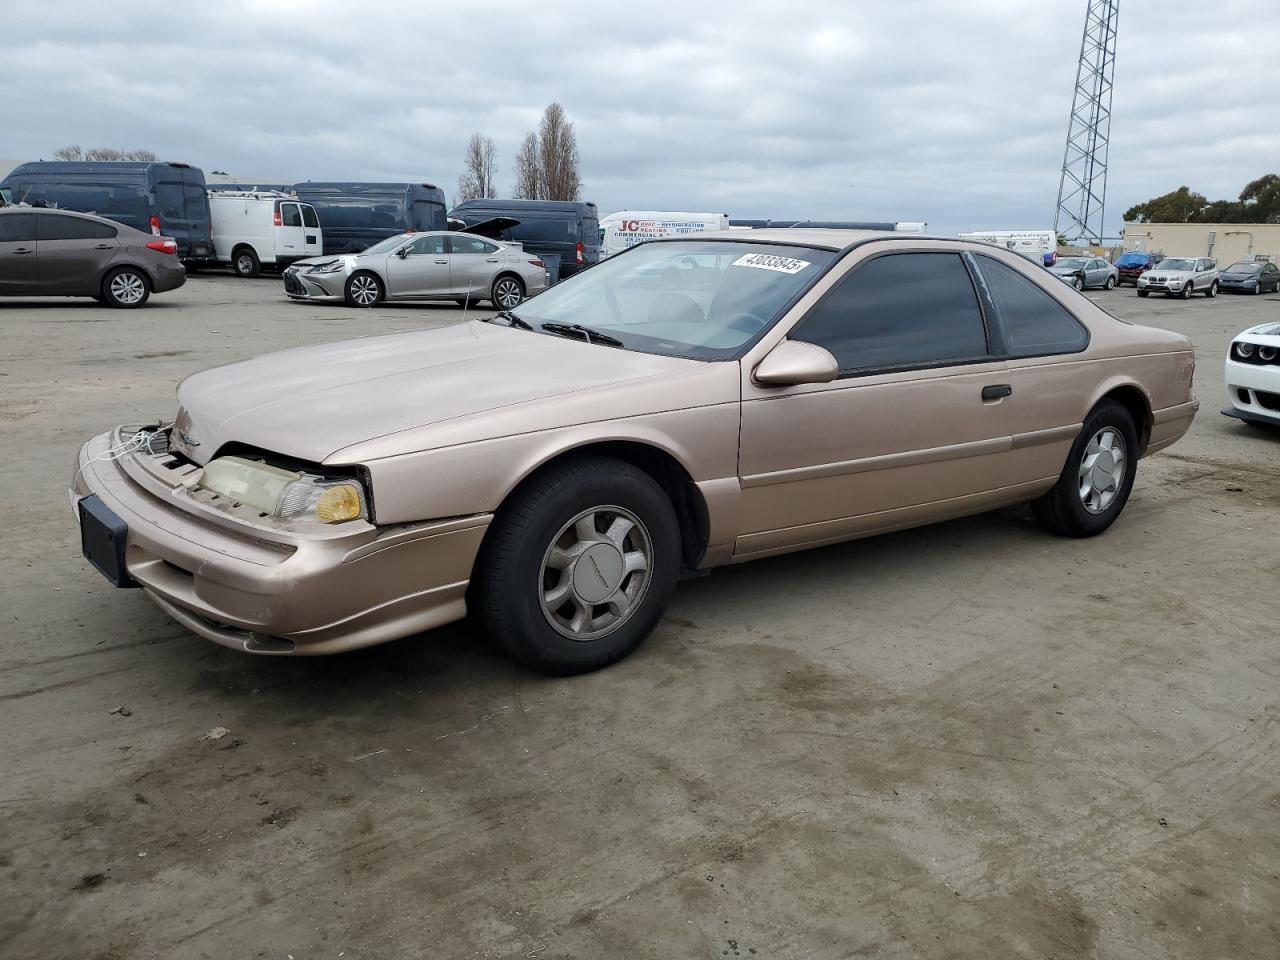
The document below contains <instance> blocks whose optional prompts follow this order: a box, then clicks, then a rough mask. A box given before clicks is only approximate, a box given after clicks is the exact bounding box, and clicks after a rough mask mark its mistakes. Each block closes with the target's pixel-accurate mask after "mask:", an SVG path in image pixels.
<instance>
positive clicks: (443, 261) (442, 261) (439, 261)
mask: <svg viewBox="0 0 1280 960" xmlns="http://www.w3.org/2000/svg"><path fill="white" fill-rule="evenodd" d="M448 262H449V261H448V260H437V261H436V263H448Z"/></svg>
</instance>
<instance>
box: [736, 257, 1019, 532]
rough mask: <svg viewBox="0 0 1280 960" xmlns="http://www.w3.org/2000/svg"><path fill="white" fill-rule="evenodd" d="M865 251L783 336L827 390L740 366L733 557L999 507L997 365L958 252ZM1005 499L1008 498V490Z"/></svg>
mask: <svg viewBox="0 0 1280 960" xmlns="http://www.w3.org/2000/svg"><path fill="white" fill-rule="evenodd" d="M900 249H901V247H900V246H899V245H898V244H894V245H892V246H890V245H889V244H873V245H870V246H868V247H867V248H865V250H864V251H859V253H856V254H854V255H853V256H854V257H855V258H856V261H857V262H855V263H854V264H853V265H852V267H850V268H849V269H848V271H847V272H846V273H845V274H844V275H843V276H841V277H840V278H839V280H837V281H836V282H835V283H834V284H833V285H832V286H831V287H830V289H828V290H827V291H826V292H825V294H823V295H822V297H821V299H820V300H819V301H818V302H817V303H816V304H814V305H813V306H812V307H811V308H809V309H808V311H807V312H806V313H805V315H804V316H803V317H801V318H800V319H799V320H798V321H797V322H796V323H795V324H794V325H793V326H792V327H791V329H790V330H789V331H788V332H787V338H788V339H792V340H799V341H805V342H809V343H814V344H817V345H818V346H821V347H824V348H825V349H827V350H828V351H830V352H831V354H832V355H833V356H834V357H835V358H836V361H837V363H838V365H839V367H840V372H839V375H838V376H837V378H836V379H835V380H834V381H832V382H831V383H818V384H799V385H796V386H791V387H782V388H777V387H764V386H761V385H759V384H757V383H755V381H754V380H753V379H752V369H753V365H754V363H757V362H758V359H759V358H756V359H755V360H752V359H751V358H748V364H751V366H749V365H748V364H744V370H743V386H742V392H743V403H742V426H741V441H740V453H739V475H740V483H741V486H742V498H741V513H740V515H741V517H742V521H741V524H740V536H739V538H738V541H737V545H736V547H735V553H736V554H737V555H740V556H743V557H747V556H752V555H759V554H761V553H766V552H771V551H777V550H783V549H788V548H791V547H795V546H799V545H802V544H814V543H819V542H822V541H824V540H834V539H842V538H846V537H850V536H856V535H860V534H865V533H871V532H876V531H880V530H889V529H894V528H897V527H904V526H911V525H913V524H915V523H919V522H925V521H927V520H931V519H941V518H943V517H946V516H951V515H959V514H963V513H967V512H972V511H974V510H979V509H983V508H984V507H986V506H994V505H998V504H1000V503H1003V502H1006V501H1007V500H1008V498H1009V496H1010V491H1009V490H1008V489H1007V487H1008V485H1007V481H1006V479H1005V477H1006V474H1005V472H1004V471H1003V470H1002V461H1003V459H1004V458H1006V457H1007V456H1008V455H1009V452H1010V447H1011V441H1010V437H1009V428H1008V424H1007V418H1006V417H1005V415H1004V409H1003V408H1004V404H1005V402H1006V399H1007V393H1006V391H1007V389H1008V387H1007V376H1006V365H1005V362H1004V360H1003V359H1000V358H998V357H997V356H995V355H993V350H992V345H991V344H990V343H989V342H988V339H987V333H986V326H985V315H984V308H983V306H982V304H981V303H980V301H979V298H978V294H977V291H976V288H975V286H974V282H973V278H972V274H971V270H970V267H969V264H968V262H967V261H966V259H965V257H964V256H962V254H961V253H960V252H958V251H957V250H955V248H953V247H951V246H950V245H947V244H935V245H933V246H926V247H924V248H923V249H908V250H906V251H903V252H898V251H899V250H900ZM1015 493H1016V491H1015Z"/></svg>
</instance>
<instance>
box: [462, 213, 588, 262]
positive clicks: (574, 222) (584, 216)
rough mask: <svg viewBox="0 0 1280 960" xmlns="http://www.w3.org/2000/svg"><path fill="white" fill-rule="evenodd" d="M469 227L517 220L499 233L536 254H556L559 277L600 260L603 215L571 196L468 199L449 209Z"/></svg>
mask: <svg viewBox="0 0 1280 960" xmlns="http://www.w3.org/2000/svg"><path fill="white" fill-rule="evenodd" d="M449 216H450V217H451V218H454V219H457V220H461V221H462V222H463V223H465V224H466V226H467V228H468V229H469V228H471V227H473V226H478V225H480V224H482V223H484V222H486V221H489V220H494V219H496V218H499V217H509V218H511V219H512V220H515V221H516V223H515V225H514V226H510V227H508V228H506V229H504V230H502V231H501V232H500V234H499V236H500V237H501V238H502V239H503V240H510V241H513V242H516V243H519V244H521V245H522V246H523V247H524V249H525V250H526V251H528V252H529V253H532V254H533V255H534V256H537V257H540V258H545V257H555V258H557V260H558V262H559V277H560V278H562V279H563V278H565V277H571V276H573V275H574V274H575V273H577V272H578V271H579V270H582V269H584V268H586V267H589V266H591V265H592V264H595V263H598V262H599V261H600V215H599V213H598V212H597V211H596V205H595V204H594V203H582V202H578V201H568V200H467V201H466V202H465V203H460V204H458V205H457V206H456V207H454V208H453V209H452V210H450V211H449Z"/></svg>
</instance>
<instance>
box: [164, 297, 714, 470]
mask: <svg viewBox="0 0 1280 960" xmlns="http://www.w3.org/2000/svg"><path fill="white" fill-rule="evenodd" d="M712 366H724V365H723V364H708V363H703V362H700V361H696V360H686V359H681V358H678V357H664V356H654V355H652V354H645V353H635V352H630V351H626V350H620V349H616V348H612V347H605V346H601V345H599V344H587V343H582V342H580V341H577V340H569V339H566V338H562V337H554V336H550V335H546V334H541V333H534V332H531V331H524V330H515V329H512V328H509V327H504V326H496V325H493V324H488V323H483V322H480V321H474V320H473V321H471V322H469V323H463V324H452V325H449V326H445V327H438V328H436V329H432V330H420V331H415V332H413V333H407V334H396V335H393V336H386V337H368V338H365V339H362V340H351V341H346V342H342V343H331V344H324V345H320V346H312V347H301V348H298V349H294V350H286V351H283V352H281V353H273V354H267V355H265V356H262V357H257V358H255V359H252V360H246V361H243V362H241V363H233V364H230V365H228V366H224V367H215V368H214V369H212V370H206V371H204V372H202V373H197V374H195V375H193V376H191V377H188V378H187V379H186V380H184V381H183V382H182V383H181V384H180V385H179V387H178V403H179V409H178V415H177V418H176V421H175V429H174V446H175V448H176V449H178V450H180V451H181V452H182V453H183V454H185V455H186V456H188V457H190V458H191V459H192V460H194V461H195V462H197V463H201V464H203V463H207V462H208V461H209V460H210V459H211V458H212V457H213V456H215V455H216V454H217V453H218V451H220V450H221V449H223V448H224V447H226V445H227V444H232V443H234V444H244V445H246V446H249V447H254V448H257V449H260V450H263V451H269V452H272V453H276V454H282V455H285V456H288V457H294V458H297V459H300V460H305V461H309V462H312V463H321V462H324V461H326V460H331V458H333V457H334V455H335V454H336V453H338V452H339V451H342V450H343V449H344V448H352V447H355V446H357V445H362V449H361V451H359V455H358V456H356V457H355V458H354V459H352V460H343V459H341V458H338V459H333V460H331V462H358V459H359V456H391V455H395V454H398V453H407V452H413V451H416V450H423V449H430V448H432V447H434V446H440V445H444V444H447V443H456V442H470V441H475V440H484V439H489V438H492V437H495V436H504V435H510V434H512V433H519V432H523V431H527V430H540V429H550V428H554V427H556V426H565V425H568V424H571V423H581V422H587V421H591V420H603V419H610V418H614V417H622V416H634V415H639V414H641V413H651V412H658V411H660V410H668V409H677V408H681V407H690V406H696V405H699V404H701V403H705V402H712V400H711V399H709V398H708V396H707V394H706V393H705V391H703V392H699V390H698V389H697V387H696V385H695V384H691V385H690V387H689V389H685V390H682V389H677V387H676V386H675V385H673V384H672V383H671V382H670V381H672V380H673V379H676V378H689V379H690V380H691V381H695V382H696V381H699V379H700V378H699V376H698V374H699V372H700V371H703V370H704V369H705V368H707V367H712ZM701 379H702V380H705V379H706V378H705V377H703V378H701ZM637 385H640V386H642V387H643V389H635V388H636V386H637ZM681 386H683V384H682V385H681ZM602 394H606V395H605V396H602ZM571 398H572V401H576V402H572V401H571ZM718 399H720V400H726V399H729V398H728V397H722V398H718ZM531 408H536V410H535V412H532V413H531V412H530V410H531ZM445 425H448V426H449V427H450V428H451V429H449V430H445V429H443V427H444V426H445ZM423 428H437V429H427V430H424V429H423ZM375 440H381V442H379V443H376V444H370V443H369V441H375ZM375 448H376V449H375Z"/></svg>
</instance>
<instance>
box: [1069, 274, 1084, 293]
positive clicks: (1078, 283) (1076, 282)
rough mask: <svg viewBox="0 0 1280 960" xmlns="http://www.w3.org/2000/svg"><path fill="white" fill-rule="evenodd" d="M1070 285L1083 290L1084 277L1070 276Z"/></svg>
mask: <svg viewBox="0 0 1280 960" xmlns="http://www.w3.org/2000/svg"><path fill="white" fill-rule="evenodd" d="M1071 286H1073V287H1075V289H1077V290H1083V289H1084V277H1072V278H1071Z"/></svg>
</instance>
